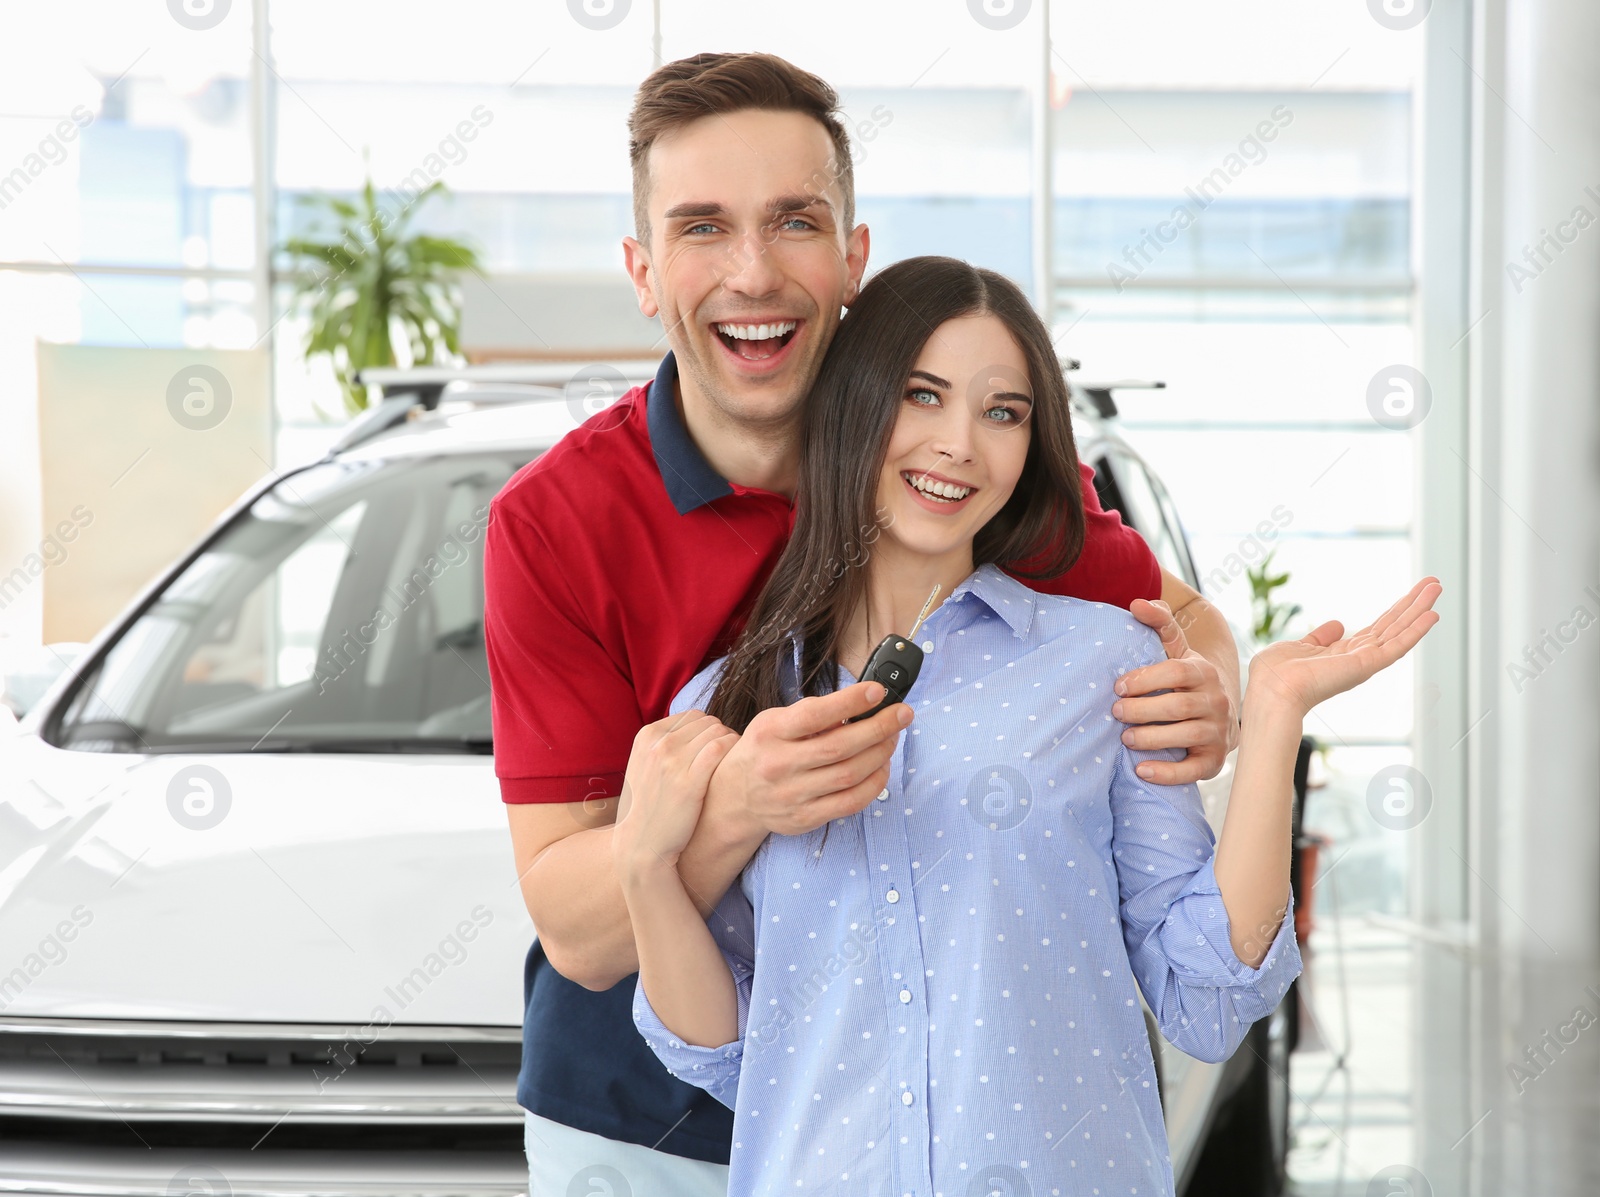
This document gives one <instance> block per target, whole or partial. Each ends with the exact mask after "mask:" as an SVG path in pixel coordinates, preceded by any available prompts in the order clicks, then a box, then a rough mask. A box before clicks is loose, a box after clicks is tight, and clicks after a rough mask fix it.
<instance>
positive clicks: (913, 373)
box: [911, 370, 950, 391]
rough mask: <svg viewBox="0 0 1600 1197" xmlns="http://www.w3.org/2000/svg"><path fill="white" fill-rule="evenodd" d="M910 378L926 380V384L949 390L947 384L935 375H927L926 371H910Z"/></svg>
mask: <svg viewBox="0 0 1600 1197" xmlns="http://www.w3.org/2000/svg"><path fill="white" fill-rule="evenodd" d="M911 377H912V378H922V379H926V380H927V381H928V382H931V383H933V385H934V386H936V387H943V388H944V389H945V390H947V391H948V390H949V389H950V384H949V383H948V382H946V381H945V380H944V379H942V378H940V377H939V376H938V375H937V374H929V373H928V372H927V371H926V370H913V371H911Z"/></svg>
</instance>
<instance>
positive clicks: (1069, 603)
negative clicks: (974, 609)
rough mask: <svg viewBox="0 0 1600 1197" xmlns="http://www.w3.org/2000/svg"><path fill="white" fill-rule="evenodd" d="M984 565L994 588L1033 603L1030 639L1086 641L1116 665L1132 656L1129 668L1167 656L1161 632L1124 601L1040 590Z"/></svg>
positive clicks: (1041, 641) (1043, 642)
mask: <svg viewBox="0 0 1600 1197" xmlns="http://www.w3.org/2000/svg"><path fill="white" fill-rule="evenodd" d="M983 568H984V569H985V570H987V571H992V573H990V575H989V577H988V578H987V579H986V584H987V585H989V586H990V587H992V588H993V592H994V593H995V594H997V595H1002V596H1003V597H1006V598H1009V599H1011V601H1012V602H1020V603H1027V604H1031V606H1032V608H1033V620H1032V622H1031V624H1030V625H1029V627H1028V639H1029V640H1030V641H1031V642H1033V643H1034V644H1035V645H1037V646H1040V647H1043V646H1044V645H1046V644H1049V643H1051V642H1053V641H1056V640H1065V639H1070V640H1072V641H1073V642H1074V644H1075V645H1076V644H1077V643H1081V642H1087V643H1088V646H1089V647H1091V648H1094V649H1095V650H1096V651H1097V655H1099V656H1102V657H1104V658H1105V659H1106V660H1108V661H1112V662H1114V663H1116V664H1118V665H1122V664H1123V663H1125V662H1132V663H1133V664H1131V665H1129V668H1132V667H1135V666H1137V665H1139V664H1148V663H1150V662H1152V661H1159V660H1163V659H1164V658H1165V657H1166V650H1165V649H1164V648H1163V647H1162V645H1161V634H1160V633H1159V632H1157V631H1156V630H1155V629H1154V628H1151V627H1147V626H1146V625H1145V624H1142V623H1140V622H1139V621H1138V620H1137V619H1135V618H1134V617H1133V613H1132V612H1131V611H1129V610H1128V609H1127V608H1126V607H1119V606H1117V605H1116V604H1114V603H1103V602H1099V601H1096V600H1094V599H1085V598H1078V597H1077V596H1075V595H1070V594H1043V593H1041V592H1039V591H1037V590H1033V589H1030V588H1029V587H1028V585H1027V584H1026V583H1024V582H1020V581H1018V580H1017V579H1016V578H1013V577H1012V576H1011V575H1010V574H1007V573H1005V572H1003V571H1002V570H1000V569H999V568H998V567H996V566H991V565H986V566H984V567H983Z"/></svg>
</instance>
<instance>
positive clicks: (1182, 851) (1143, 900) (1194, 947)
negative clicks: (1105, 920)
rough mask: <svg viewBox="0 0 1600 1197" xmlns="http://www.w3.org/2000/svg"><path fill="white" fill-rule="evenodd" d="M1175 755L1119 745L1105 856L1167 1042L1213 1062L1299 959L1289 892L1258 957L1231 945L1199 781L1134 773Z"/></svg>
mask: <svg viewBox="0 0 1600 1197" xmlns="http://www.w3.org/2000/svg"><path fill="white" fill-rule="evenodd" d="M1183 756H1184V752H1183V750H1182V749H1178V748H1165V749H1146V750H1135V749H1129V748H1127V747H1126V746H1124V747H1123V748H1122V749H1121V751H1120V753H1119V755H1118V759H1117V763H1116V767H1115V769H1114V770H1113V780H1112V790H1111V808H1112V814H1113V828H1114V829H1113V833H1112V855H1113V859H1114V861H1115V865H1116V870H1117V878H1118V886H1119V889H1120V900H1121V912H1122V934H1123V941H1124V943H1125V944H1126V946H1127V949H1128V960H1129V963H1130V964H1131V965H1132V967H1133V973H1134V976H1135V978H1136V979H1137V980H1138V983H1139V988H1140V989H1141V990H1142V991H1143V993H1144V996H1145V1001H1147V1002H1148V1003H1149V1004H1150V1008H1151V1010H1152V1011H1153V1012H1154V1013H1155V1016H1156V1021H1157V1023H1158V1024H1159V1025H1160V1027H1161V1033H1162V1034H1163V1035H1164V1036H1165V1037H1166V1039H1167V1041H1168V1042H1169V1043H1171V1044H1172V1045H1173V1046H1174V1047H1176V1048H1178V1049H1179V1050H1180V1051H1183V1052H1186V1053H1187V1054H1189V1055H1191V1056H1194V1057H1195V1058H1197V1059H1200V1060H1209V1061H1213V1062H1215V1061H1219V1060H1226V1059H1227V1058H1228V1057H1229V1056H1231V1055H1232V1054H1233V1053H1234V1051H1235V1050H1237V1048H1238V1046H1239V1044H1240V1043H1241V1042H1242V1041H1243V1039H1244V1036H1245V1033H1246V1032H1247V1031H1249V1029H1250V1024H1251V1023H1253V1022H1255V1021H1256V1020H1257V1019H1260V1018H1264V1017H1265V1016H1266V1015H1268V1014H1270V1013H1271V1012H1272V1011H1273V1010H1274V1009H1276V1008H1277V1005H1278V1003H1279V1002H1281V1001H1282V1000H1283V998H1284V996H1285V994H1287V993H1288V990H1289V986H1290V984H1291V983H1292V982H1293V981H1294V979H1295V978H1296V977H1298V976H1299V975H1300V972H1301V968H1302V964H1301V960H1300V949H1299V946H1298V945H1297V943H1296V942H1295V935H1294V899H1293V895H1292V894H1289V895H1287V898H1286V901H1285V904H1284V905H1285V909H1284V913H1283V918H1282V920H1281V922H1280V923H1279V924H1278V927H1277V929H1276V932H1275V934H1274V936H1273V939H1272V943H1271V945H1270V947H1269V948H1268V949H1267V953H1266V956H1265V957H1264V958H1263V959H1262V961H1261V963H1260V965H1258V966H1257V967H1255V968H1251V967H1250V966H1249V965H1247V964H1245V963H1244V961H1242V960H1240V959H1239V956H1238V954H1237V953H1236V952H1235V951H1234V950H1233V941H1232V934H1231V928H1230V924H1229V919H1228V911H1227V907H1226V906H1224V905H1223V901H1222V893H1221V891H1220V890H1219V889H1218V887H1217V878H1216V871H1215V867H1214V862H1215V855H1216V854H1215V844H1216V841H1215V837H1214V836H1213V835H1212V832H1211V826H1210V824H1208V823H1207V822H1206V820H1205V813H1204V809H1203V807H1202V805H1201V801H1200V793H1199V789H1198V787H1196V786H1194V785H1181V786H1164V785H1156V784H1154V783H1152V782H1149V781H1146V780H1144V779H1143V778H1141V777H1139V776H1138V775H1137V774H1136V773H1135V772H1134V767H1135V766H1136V765H1137V764H1138V763H1139V762H1141V761H1145V760H1181V759H1182V758H1183ZM1267 930H1268V928H1266V927H1262V928H1261V936H1262V938H1265V936H1266V933H1267Z"/></svg>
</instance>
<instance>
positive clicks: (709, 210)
mask: <svg viewBox="0 0 1600 1197" xmlns="http://www.w3.org/2000/svg"><path fill="white" fill-rule="evenodd" d="M727 213H728V210H727V209H726V208H724V207H723V206H722V205H721V204H719V203H717V202H716V201H715V200H709V201H708V200H701V201H699V202H697V203H690V204H678V205H677V206H676V207H672V208H668V209H667V212H666V217H667V219H668V220H682V219H683V218H685V217H689V216H726V215H727Z"/></svg>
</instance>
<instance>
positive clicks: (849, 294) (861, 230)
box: [844, 224, 872, 307]
mask: <svg viewBox="0 0 1600 1197" xmlns="http://www.w3.org/2000/svg"><path fill="white" fill-rule="evenodd" d="M871 248H872V232H871V230H870V229H868V228H867V226H866V225H864V224H858V225H856V227H855V228H854V229H852V230H851V231H850V236H849V237H848V238H846V240H845V263H846V265H847V266H848V268H849V271H850V282H849V284H848V285H847V286H846V287H845V289H844V306H845V307H849V306H850V305H851V304H853V303H854V302H855V301H856V296H858V295H860V294H861V279H862V276H863V275H865V274H866V272H867V252H868V251H869V250H870V249H871Z"/></svg>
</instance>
